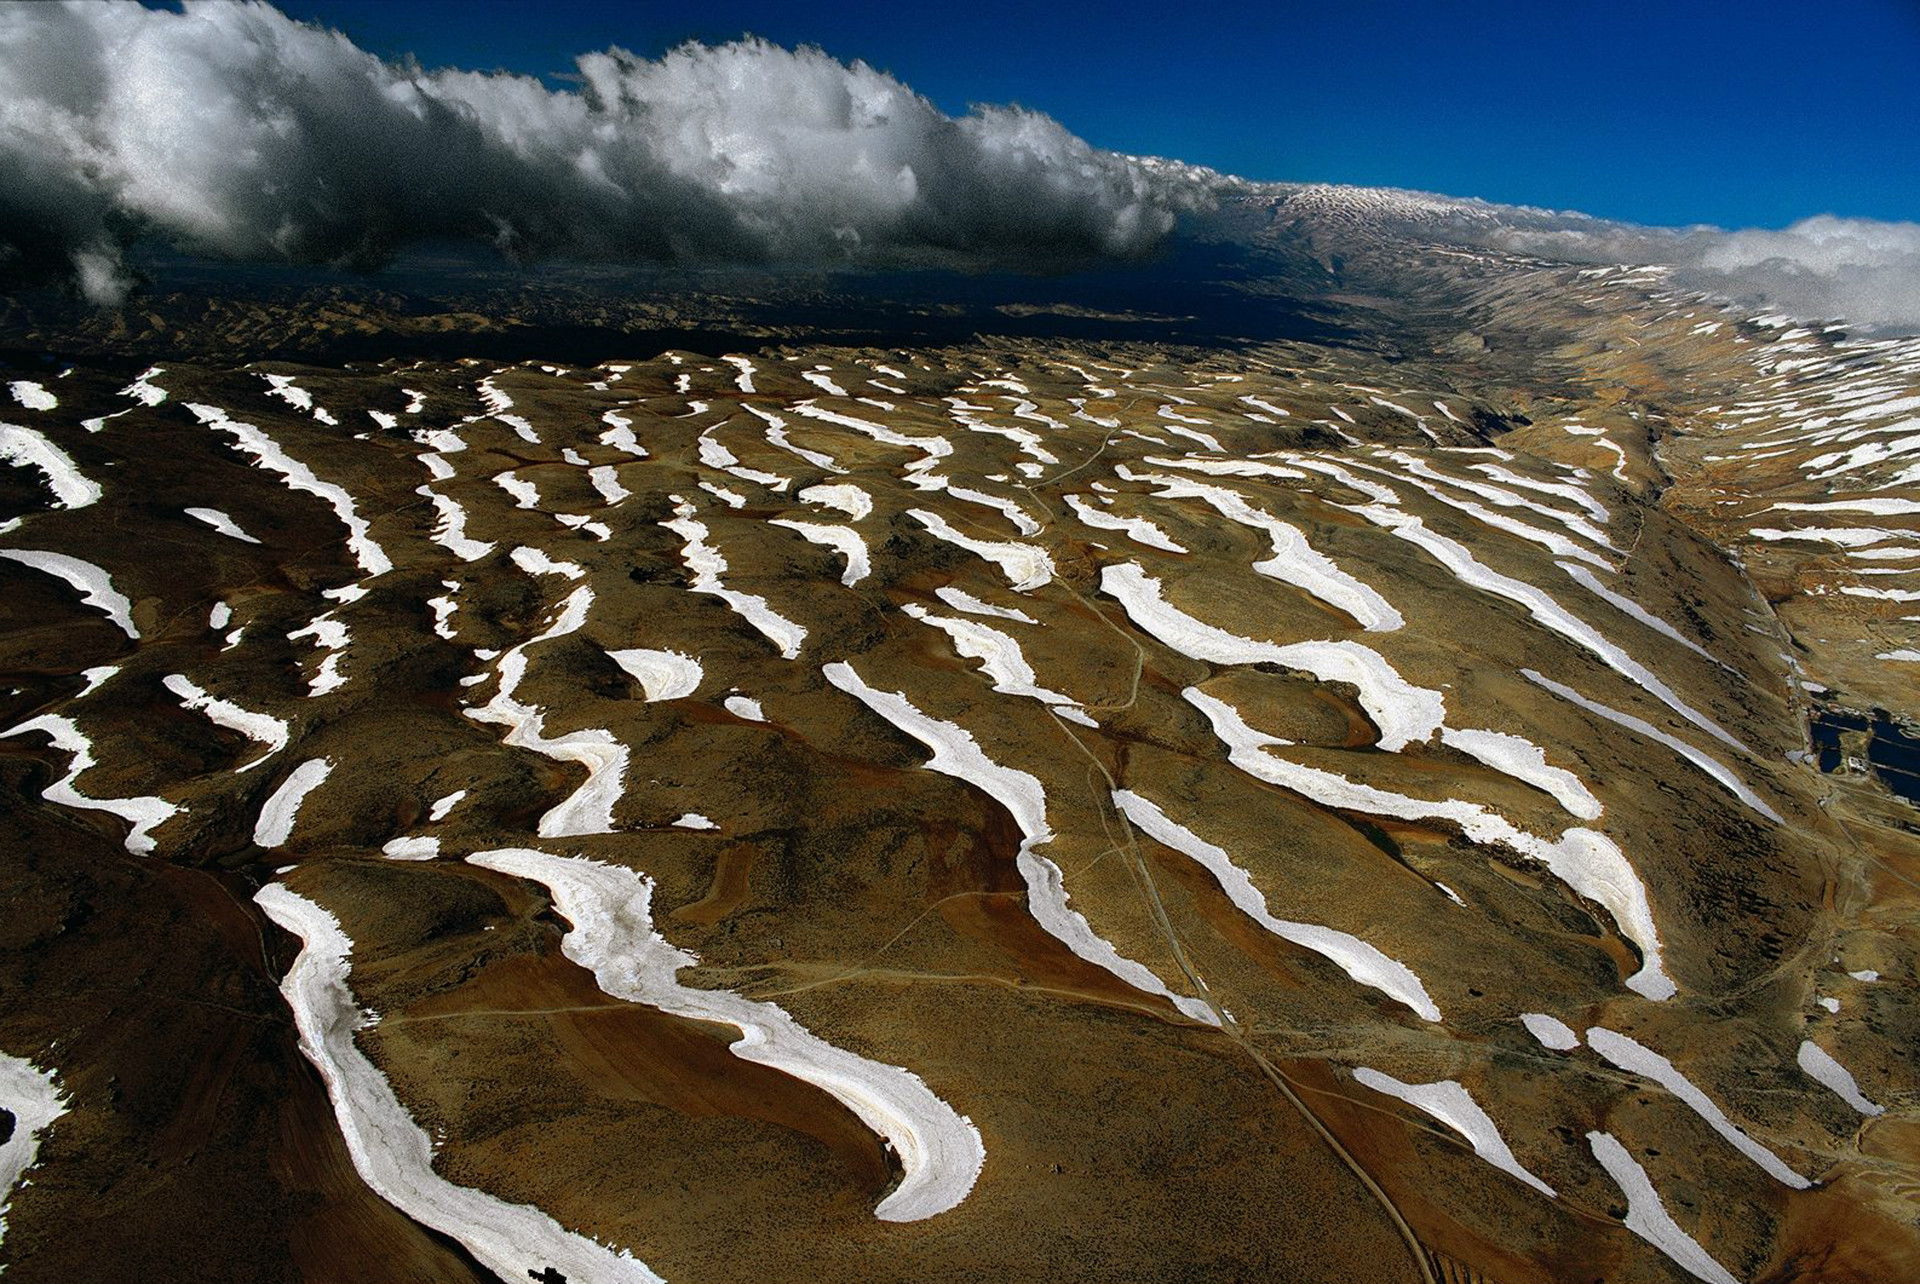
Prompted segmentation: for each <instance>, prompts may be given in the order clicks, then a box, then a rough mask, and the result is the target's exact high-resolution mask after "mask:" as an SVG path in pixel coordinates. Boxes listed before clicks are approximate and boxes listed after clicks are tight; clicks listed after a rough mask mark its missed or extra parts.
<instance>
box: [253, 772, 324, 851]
mask: <svg viewBox="0 0 1920 1284" xmlns="http://www.w3.org/2000/svg"><path fill="white" fill-rule="evenodd" d="M332 774H333V762H332V760H331V759H328V758H309V759H307V760H306V761H305V762H303V763H301V764H300V765H299V766H298V767H295V768H294V769H293V770H292V771H291V772H289V773H287V778H286V779H285V780H283V781H281V782H280V787H279V788H278V789H276V790H274V791H273V793H272V794H270V795H268V797H267V800H266V801H265V802H264V803H262V804H260V818H259V819H258V820H256V821H255V822H254V824H253V841H254V843H255V844H256V845H258V846H261V847H278V846H280V845H281V844H282V843H284V842H286V841H287V839H288V838H289V837H291V836H292V834H293V822H294V820H295V818H296V817H298V815H299V813H300V804H301V803H303V802H305V801H306V800H307V795H308V794H310V793H312V792H313V791H314V790H315V789H318V788H319V787H320V783H321V782H322V781H324V780H325V779H326V778H327V777H328V776H330V775H332Z"/></svg>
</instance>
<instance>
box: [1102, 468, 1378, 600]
mask: <svg viewBox="0 0 1920 1284" xmlns="http://www.w3.org/2000/svg"><path fill="white" fill-rule="evenodd" d="M1128 480H1130V481H1141V482H1146V483H1148V484H1150V485H1156V486H1159V487H1160V488H1161V489H1160V491H1159V492H1158V497H1160V498H1165V499H1199V500H1203V501H1205V502H1206V503H1207V504H1209V505H1211V506H1212V507H1213V508H1214V510H1215V511H1217V512H1218V513H1219V514H1220V515H1221V516H1222V517H1225V518H1226V519H1227V520H1228V521H1231V522H1236V523H1238V524H1240V525H1242V526H1248V527H1251V528H1253V529H1254V530H1257V531H1263V532H1265V533H1266V536H1267V538H1268V539H1270V540H1271V541H1273V556H1272V557H1270V558H1268V559H1266V560H1265V561H1261V562H1255V563H1254V564H1253V569H1254V570H1255V571H1256V572H1258V573H1259V574H1261V575H1264V576H1266V577H1267V578H1269V579H1275V580H1280V581H1281V582H1283V583H1286V584H1291V585H1293V586H1294V587H1295V588H1298V589H1301V590H1303V591H1305V592H1307V593H1309V594H1311V595H1312V596H1314V597H1316V598H1318V599H1320V600H1321V601H1322V602H1325V603H1326V604H1327V605H1328V606H1331V607H1333V608H1334V609H1335V610H1339V611H1344V612H1346V613H1347V614H1348V615H1351V616H1352V617H1353V618H1354V619H1355V620H1357V621H1359V623H1360V627H1361V628H1363V629H1366V630H1368V631H1370V632H1376V633H1382V632H1391V631H1392V630H1394V629H1398V628H1400V627H1402V626H1403V625H1405V624H1406V620H1405V618H1403V617H1402V616H1401V614H1400V612H1399V611H1397V610H1395V609H1394V608H1393V605H1392V603H1390V602H1388V601H1387V599H1386V598H1384V597H1382V596H1380V594H1379V593H1378V592H1376V591H1375V590H1374V589H1373V588H1372V586H1370V585H1368V584H1366V583H1364V582H1362V581H1361V580H1359V579H1357V578H1355V577H1354V576H1352V575H1350V574H1348V573H1347V572H1346V571H1343V570H1341V569H1340V567H1339V566H1338V565H1336V564H1335V563H1334V561H1333V559H1332V558H1330V557H1328V556H1327V555H1326V554H1324V553H1322V552H1320V551H1319V550H1318V549H1316V548H1314V547H1313V545H1312V544H1310V543H1308V542H1307V537H1306V536H1305V535H1304V534H1302V533H1301V531H1300V528H1299V527H1297V526H1294V525H1292V524H1290V523H1288V522H1283V521H1281V520H1280V519H1278V518H1277V517H1274V516H1273V515H1272V514H1271V513H1268V512H1267V511H1265V510H1264V509H1259V508H1255V507H1254V506H1253V505H1251V504H1249V503H1247V501H1246V500H1245V499H1243V498H1242V497H1241V496H1240V495H1239V494H1238V493H1236V492H1234V491H1231V490H1228V489H1227V488H1226V487H1224V486H1210V485H1207V484H1206V483H1204V482H1196V481H1189V480H1188V479H1186V478H1184V477H1169V476H1166V475H1164V474H1159V473H1131V474H1129V476H1128Z"/></svg>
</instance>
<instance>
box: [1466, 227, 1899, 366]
mask: <svg viewBox="0 0 1920 1284" xmlns="http://www.w3.org/2000/svg"><path fill="white" fill-rule="evenodd" d="M1463 204H1464V203H1463ZM1476 204H1477V203H1476ZM1480 211H1484V213H1480V214H1479V217H1477V218H1465V219H1461V220H1458V221H1456V222H1455V224H1454V226H1456V227H1458V228H1460V229H1461V232H1462V235H1461V238H1460V239H1462V240H1464V241H1468V242H1470V243H1473V244H1480V245H1491V246H1495V247H1497V248H1500V249H1507V250H1513V251H1517V252H1520V253H1525V254H1535V255H1539V256H1541V257H1543V258H1553V259H1559V260H1562V261H1565V262H1571V263H1608V264H1634V265H1640V264H1663V265H1666V266H1670V267H1672V268H1673V269H1674V280H1675V281H1676V282H1677V283H1678V284H1680V285H1683V286H1687V287H1691V288H1693V289H1697V290H1702V291H1705V292H1707V293H1709V294H1717V295H1720V296H1722V297H1723V298H1726V299H1729V300H1732V301H1734V302H1736V303H1740V304H1744V305H1747V306H1751V307H1754V308H1759V309H1764V310H1766V311H1769V312H1781V313H1785V314H1787V315H1789V316H1792V317H1797V318H1800V319H1802V320H1841V321H1845V322H1847V323H1848V324H1849V325H1851V326H1853V327H1855V328H1857V329H1861V330H1868V331H1887V332H1897V333H1903V334H1913V333H1920V223H1889V222H1880V221H1877V220H1874V219H1858V218H1837V217H1835V216H1834V215H1831V214H1821V215H1817V216H1815V217H1813V218H1807V219H1802V220H1800V221H1799V222H1798V223H1795V224H1793V225H1792V226H1791V227H1787V228H1783V229H1780V230H1777V231H1775V230H1769V229H1764V228H1746V229H1743V230H1740V231H1733V232H1729V231H1725V230H1723V229H1720V228H1716V227H1689V228H1649V227H1638V226H1635V225H1633V224H1630V223H1611V222H1607V221H1605V220H1601V219H1594V218H1589V217H1587V216H1586V215H1580V214H1550V213H1547V212H1546V211H1541V210H1527V209H1518V208H1512V207H1500V206H1489V205H1478V210H1477V212H1480Z"/></svg>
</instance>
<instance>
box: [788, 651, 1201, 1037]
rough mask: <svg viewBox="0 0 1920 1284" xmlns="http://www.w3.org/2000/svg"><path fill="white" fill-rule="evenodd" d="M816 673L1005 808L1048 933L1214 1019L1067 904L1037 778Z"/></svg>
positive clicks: (969, 739) (904, 710)
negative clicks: (1047, 849) (1048, 848)
mask: <svg viewBox="0 0 1920 1284" xmlns="http://www.w3.org/2000/svg"><path fill="white" fill-rule="evenodd" d="M821 673H822V675H824V676H825V678H826V679H827V681H829V682H831V683H832V684H833V685H834V686H836V687H838V688H840V689H841V690H842V691H845V692H846V693H847V694H848V695H850V696H852V697H854V698H855V699H856V700H858V701H860V702H861V703H862V704H864V705H866V706H867V708H869V709H871V710H873V712H875V713H876V714H878V715H880V717H882V718H884V719H886V720H887V721H888V722H890V723H892V724H893V725H894V726H896V727H898V728H899V729H900V730H902V731H904V732H906V733H907V734H908V735H910V736H912V737H913V738H914V739H915V740H918V741H919V742H920V743H921V744H923V745H925V746H927V748H929V749H931V750H933V757H932V758H930V759H928V761H927V764H926V765H927V769H928V770H930V771H937V772H939V773H941V774H942V775H946V776H952V777H954V778H955V779H958V780H963V781H965V782H966V783H968V784H970V785H972V786H974V787H975V788H977V789H979V790H980V791H982V792H983V793H985V794H986V795H987V796H988V797H989V798H992V799H994V800H995V801H996V802H998V803H999V804H1000V805H1001V806H1003V807H1005V808H1006V809H1007V811H1008V812H1009V813H1011V814H1012V816H1013V820H1014V823H1015V824H1016V825H1018V826H1019V827H1020V833H1021V842H1020V852H1019V855H1018V856H1017V857H1016V859H1015V865H1016V867H1017V868H1018V869H1019V871H1020V877H1021V878H1022V879H1023V880H1025V882H1026V885H1027V909H1028V912H1029V913H1031V914H1032V915H1033V918H1034V921H1035V922H1037V923H1039V924H1040V926H1041V928H1042V929H1044V930H1045V931H1046V932H1047V934H1048V935H1050V936H1052V937H1053V938H1054V939H1055V940H1057V941H1059V942H1060V943H1061V944H1063V945H1065V946H1066V947H1067V948H1068V949H1069V950H1071V951H1073V953H1074V954H1076V955H1078V956H1079V957H1080V958H1082V959H1085V960H1086V961H1087V962H1089V963H1092V964H1093V965H1094V966H1096V967H1099V968H1102V969H1104V970H1106V971H1108V972H1110V973H1112V974H1113V975H1114V976H1116V977H1118V978H1120V980H1122V981H1124V982H1126V983H1127V984H1128V985H1130V986H1132V987H1133V988H1135V989H1137V990H1140V991H1142V992H1144V993H1147V994H1152V995H1157V996H1159V997H1161V998H1164V999H1166V1000H1168V1001H1169V1002H1170V1003H1172V1004H1173V1005H1174V1006H1175V1007H1176V1008H1178V1009H1179V1010H1180V1011H1181V1012H1182V1013H1183V1014H1185V1015H1186V1016H1188V1017H1189V1018H1191V1019H1193V1020H1195V1021H1199V1022H1203V1023H1205V1024H1207V1025H1218V1024H1220V1021H1219V1018H1218V1017H1216V1016H1215V1015H1214V1013H1213V1009H1212V1008H1211V1007H1209V1006H1208V1005H1207V1004H1205V1003H1203V1002H1201V1001H1200V1000H1198V999H1193V998H1188V997H1186V996H1184V995H1177V994H1175V993H1173V992H1172V991H1171V990H1169V989H1167V987H1166V984H1165V983H1164V982H1162V981H1161V980H1160V978H1159V977H1157V976H1155V975H1154V974H1153V973H1152V971H1150V970H1149V969H1148V968H1146V967H1145V966H1144V965H1142V964H1140V963H1137V962H1135V961H1134V960H1132V959H1129V958H1124V957H1122V956H1121V954H1120V952H1119V951H1118V950H1116V949H1114V948H1113V945H1112V944H1111V943H1110V942H1108V941H1106V940H1105V939H1103V938H1102V937H1100V936H1097V935H1095V934H1094V931H1093V928H1092V927H1090V926H1089V925H1088V923H1087V920H1086V917H1085V916H1084V915H1082V914H1081V913H1080V911H1078V910H1076V909H1073V908H1071V907H1070V906H1069V905H1068V904H1067V891H1066V884H1065V879H1064V877H1063V875H1062V874H1061V872H1060V867H1059V866H1058V865H1055V864H1054V863H1053V862H1052V861H1051V860H1048V859H1047V858H1046V857H1045V856H1041V855H1039V854H1038V853H1037V852H1035V851H1034V850H1033V849H1034V848H1036V847H1041V846H1044V845H1046V844H1047V843H1050V842H1052V841H1053V830H1052V829H1051V828H1050V827H1049V826H1048V824H1047V796H1046V791H1045V789H1043V788H1042V787H1041V784H1040V782H1039V780H1037V779H1036V778H1034V777H1033V776H1031V775H1028V774H1027V773H1026V772H1024V771H1019V770H1016V769H1014V768H1012V767H1003V766H1001V765H1000V764H998V763H996V762H994V761H993V760H992V759H990V758H988V757H987V755H986V754H985V753H984V752H982V750H981V748H980V746H979V745H978V744H977V743H976V742H975V741H974V738H973V736H972V735H971V734H969V733H968V732H967V731H966V730H965V729H964V728H962V727H959V726H956V725H955V724H953V723H951V722H943V721H941V720H940V719H938V718H933V717H929V716H928V715H926V714H924V713H922V712H920V710H918V709H916V708H914V707H913V705H912V704H911V703H909V702H908V700H907V698H906V697H905V696H904V695H901V694H899V693H897V692H892V691H876V690H874V689H873V688H872V687H870V686H868V685H867V684H866V683H865V682H863V681H862V680H861V678H860V675H859V674H858V673H855V672H854V670H853V666H852V665H850V664H847V663H845V662H844V661H842V662H837V663H834V664H829V665H827V666H826V667H825V668H823V669H822V670H821Z"/></svg>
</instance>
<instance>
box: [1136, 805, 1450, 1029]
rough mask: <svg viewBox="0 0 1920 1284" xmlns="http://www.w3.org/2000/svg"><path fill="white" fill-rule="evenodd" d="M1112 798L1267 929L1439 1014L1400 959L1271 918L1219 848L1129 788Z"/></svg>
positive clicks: (1426, 1013) (1332, 933)
mask: <svg viewBox="0 0 1920 1284" xmlns="http://www.w3.org/2000/svg"><path fill="white" fill-rule="evenodd" d="M1113 804H1114V806H1116V807H1118V808H1119V809H1120V811H1121V814H1123V815H1124V816H1126V818H1127V819H1128V820H1130V821H1132V822H1133V823H1134V824H1135V825H1137V826H1139V827H1140V829H1141V831H1142V832H1143V833H1145V834H1146V835H1147V836H1148V837H1149V838H1151V839H1153V840H1154V841H1155V842H1158V843H1160V844H1162V845H1163V846H1166V847H1170V848H1172V849H1173V850H1174V851H1177V852H1179V853H1180V854H1181V855H1182V856H1185V857H1187V858H1188V859H1189V860H1192V861H1194V862H1196V863H1197V864H1199V865H1200V866H1201V867H1202V868H1203V869H1205V870H1206V871H1207V872H1208V873H1209V874H1211V875H1213V878H1214V881H1215V882H1217V883H1219V884H1220V890H1221V891H1223V892H1225V893H1226V894H1227V899H1229V900H1231V901H1232V902H1233V903H1234V905H1235V907H1237V908H1238V909H1239V910H1240V912H1241V913H1243V914H1245V915H1246V916H1247V917H1248V918H1251V919H1252V920H1253V921H1254V922H1256V923H1258V924H1260V926H1261V927H1263V928H1265V929H1266V930H1267V931H1269V932H1272V933H1273V934H1274V935H1275V936H1278V937H1280V938H1281V939H1282V940H1285V941H1291V942H1292V943H1293V944H1295V945H1298V946H1300V947H1301V948H1303V949H1308V950H1312V951H1313V952H1314V953H1316V954H1319V955H1321V956H1322V957H1324V958H1327V959H1329V960H1331V961H1332V962H1333V963H1334V965H1335V966H1337V967H1338V968H1340V970H1341V971H1343V972H1345V973H1346V974H1347V975H1348V976H1350V977H1352V978H1353V979H1354V980H1355V981H1357V982H1358V983H1359V984H1361V985H1367V986H1372V987H1373V988H1374V989H1376V990H1379V991H1380V992H1381V993H1383V994H1385V995H1387V996H1388V997H1389V998H1391V999H1395V1000H1397V1001H1398V1002H1400V1003H1404V1004H1405V1005H1406V1006H1407V1007H1409V1008H1411V1009H1412V1010H1413V1011H1414V1012H1415V1013H1417V1014H1418V1015H1419V1016H1421V1017H1422V1018H1424V1019H1425V1020H1428V1021H1438V1020H1440V1019H1441V1018H1440V1009H1439V1007H1438V1006H1437V1005H1436V1004H1435V1003H1434V1001H1433V999H1432V998H1431V997H1429V996H1428V994H1427V987H1426V986H1424V985H1423V984H1421V982H1420V978H1419V977H1418V976H1417V975H1415V974H1414V971H1413V969H1412V968H1409V967H1408V966H1407V965H1406V964H1404V963H1402V962H1400V961H1399V960H1398V959H1396V958H1393V957H1392V956H1390V955H1388V954H1386V953H1384V952H1382V951H1381V950H1380V949H1378V948H1377V947H1375V946H1373V945H1370V944H1368V943H1367V942H1366V941H1363V940H1361V939H1360V938H1359V937H1357V936H1354V935H1352V934H1351V933H1348V932H1342V931H1338V930H1336V929H1334V928H1331V927H1323V926H1320V925H1318V924H1314V923H1294V922H1289V921H1287V920H1285V919H1279V918H1275V917H1274V916H1273V914H1272V912H1271V911H1269V909H1268V908H1267V898H1266V897H1265V896H1264V895H1262V894H1261V892H1260V889H1259V888H1257V887H1255V886H1254V884H1253V878H1252V876H1251V875H1250V874H1248V873H1247V871H1246V870H1244V869H1242V868H1241V867H1240V866H1238V865H1236V864H1234V862H1233V858H1232V857H1231V856H1229V855H1227V853H1226V851H1225V850H1224V849H1222V848H1220V847H1216V846H1215V845H1214V844H1212V843H1210V842H1208V841H1207V840H1206V839H1204V838H1201V837H1200V836H1199V835H1198V834H1196V833H1194V832H1193V831H1192V830H1190V829H1188V828H1187V827H1186V826H1184V825H1182V824H1180V823H1179V822H1177V821H1175V820H1173V819H1172V818H1170V817H1169V816H1168V815H1167V814H1166V813H1165V812H1164V811H1162V810H1161V809H1160V807H1159V806H1158V804H1156V803H1154V802H1152V801H1151V800H1149V799H1146V798H1143V797H1141V796H1140V795H1139V794H1136V793H1134V792H1133V791H1132V790H1130V789H1116V790H1114V791H1113Z"/></svg>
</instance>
